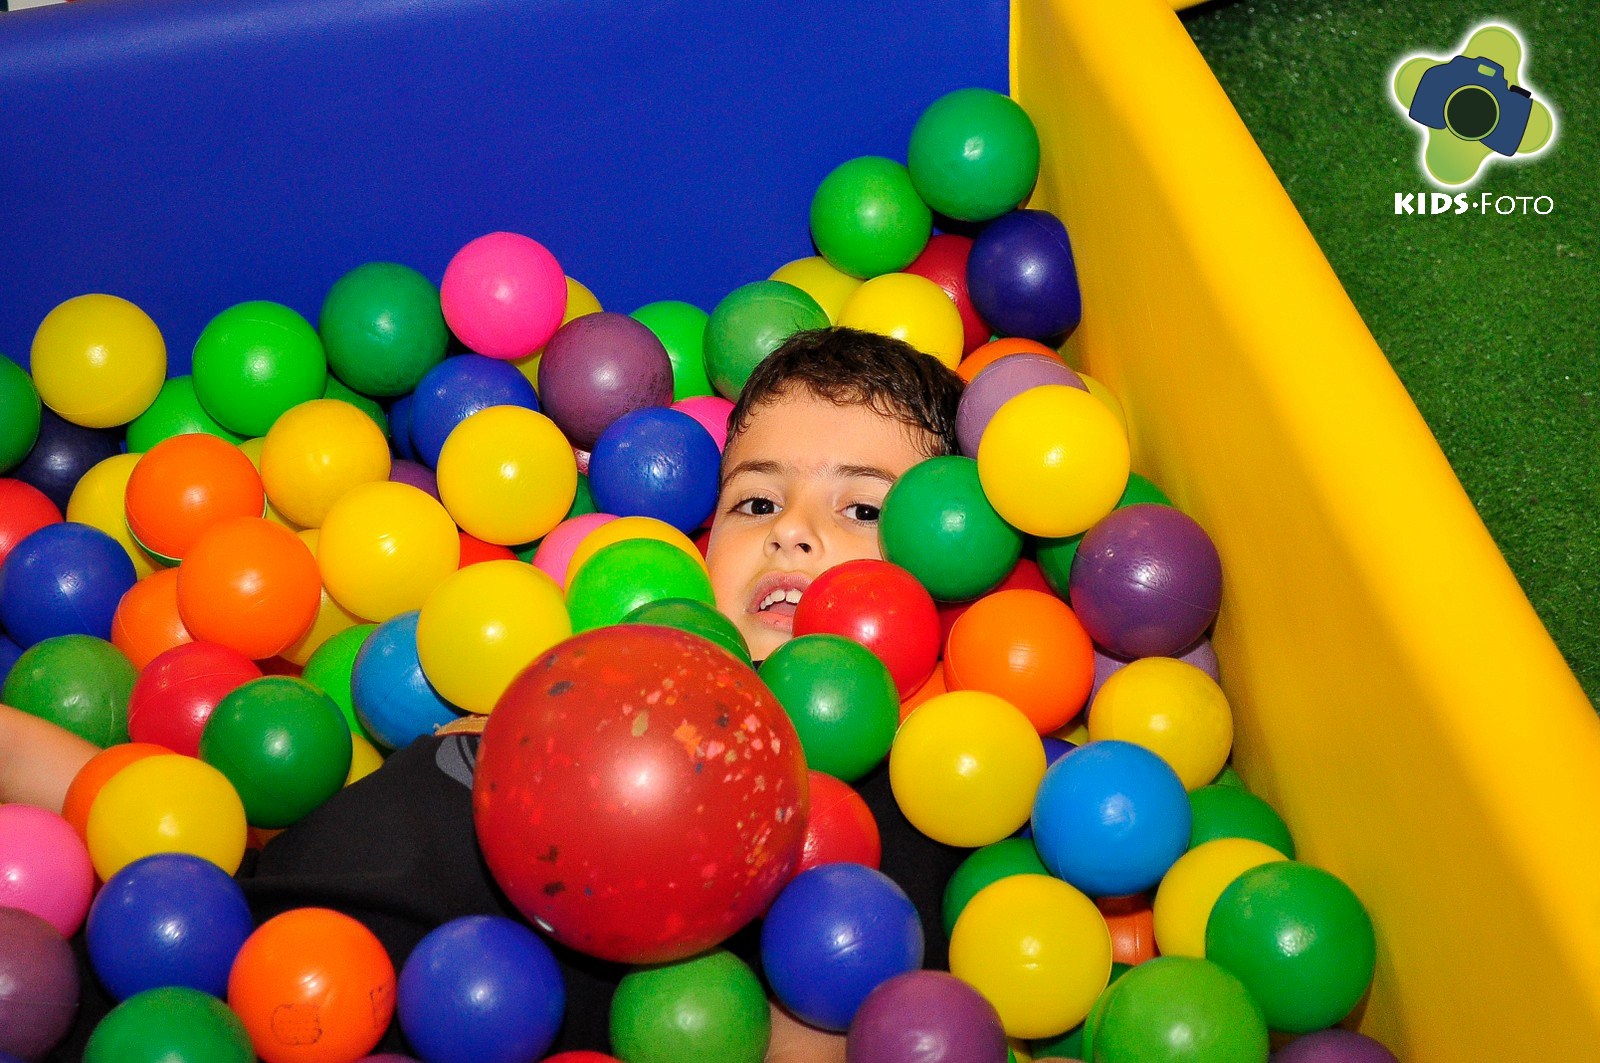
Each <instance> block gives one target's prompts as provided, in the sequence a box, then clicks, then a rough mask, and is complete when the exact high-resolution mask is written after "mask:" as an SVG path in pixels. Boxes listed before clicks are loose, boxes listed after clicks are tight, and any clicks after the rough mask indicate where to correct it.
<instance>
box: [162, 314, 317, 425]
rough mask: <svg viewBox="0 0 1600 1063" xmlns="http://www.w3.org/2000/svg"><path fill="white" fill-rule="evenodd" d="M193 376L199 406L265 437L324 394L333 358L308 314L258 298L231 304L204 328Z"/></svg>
mask: <svg viewBox="0 0 1600 1063" xmlns="http://www.w3.org/2000/svg"><path fill="white" fill-rule="evenodd" d="M193 375H194V391H195V394H196V395H197V396H199V398H200V405H202V406H204V407H205V409H206V412H207V413H209V414H210V415H211V416H212V417H214V418H216V419H217V420H218V421H219V422H221V424H222V426H223V427H224V428H226V429H228V430H229V431H230V432H238V433H240V434H242V435H245V436H249V437H254V436H264V435H266V434H267V429H269V428H271V427H272V425H273V422H274V421H276V420H277V419H278V417H279V416H280V415H282V414H283V413H284V412H285V411H287V410H289V409H291V408H293V407H295V406H298V405H299V404H300V403H302V402H306V401H307V400H309V399H320V398H321V397H322V393H323V391H325V390H326V389H327V386H328V360H327V357H326V356H325V355H324V354H323V351H322V340H321V339H319V338H318V336H317V330H316V329H314V328H312V327H311V325H310V323H309V322H307V321H306V319H305V318H303V317H301V316H300V315H299V314H297V313H295V312H294V311H293V310H291V309H289V308H288V307H287V306H283V305H281V304H279V303H269V302H265V301H258V302H249V303H240V304H238V305H237V306H230V307H229V308H228V309H226V310H224V311H223V312H222V313H220V314H218V315H217V316H216V317H214V318H212V319H211V321H210V322H209V323H208V324H207V325H206V327H205V328H204V329H203V330H201V332H200V338H199V339H198V340H196V341H195V345H194V374H193Z"/></svg>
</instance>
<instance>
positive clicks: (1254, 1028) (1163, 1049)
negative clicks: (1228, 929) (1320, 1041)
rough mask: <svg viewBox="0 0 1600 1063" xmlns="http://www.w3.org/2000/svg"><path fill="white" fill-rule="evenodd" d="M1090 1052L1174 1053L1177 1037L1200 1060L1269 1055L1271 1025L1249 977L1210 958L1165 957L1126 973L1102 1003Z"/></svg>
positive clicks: (1128, 1062)
mask: <svg viewBox="0 0 1600 1063" xmlns="http://www.w3.org/2000/svg"><path fill="white" fill-rule="evenodd" d="M1095 1012H1096V1013H1095V1014H1094V1015H1092V1016H1090V1019H1089V1024H1088V1027H1089V1028H1088V1029H1087V1030H1086V1031H1085V1034H1084V1053H1085V1054H1086V1055H1089V1054H1090V1053H1092V1056H1091V1058H1093V1059H1096V1060H1105V1061H1106V1063H1142V1061H1144V1060H1151V1059H1164V1058H1172V1057H1171V1055H1170V1054H1169V1053H1171V1051H1172V1048H1171V1046H1172V1044H1173V1042H1174V1041H1178V1042H1179V1043H1180V1044H1183V1045H1185V1046H1186V1048H1187V1051H1188V1052H1189V1053H1191V1054H1190V1058H1193V1059H1207V1060H1213V1059H1214V1060H1218V1061H1233V1060H1237V1061H1239V1063H1245V1061H1247V1060H1249V1061H1255V1060H1263V1059H1265V1058H1266V1057H1267V1027H1266V1024H1265V1023H1264V1022H1263V1021H1262V1018H1261V1009H1260V1008H1259V1007H1257V1006H1256V1003H1255V1001H1254V1000H1252V999H1251V997H1250V994H1249V992H1248V991H1246V989H1245V987H1244V986H1243V984H1241V983H1240V982H1239V980H1238V979H1237V978H1235V977H1233V976H1232V975H1230V974H1229V973H1228V972H1227V971H1225V970H1223V969H1222V968H1221V967H1218V966H1217V965H1216V964H1214V963H1210V962H1208V961H1206V960H1201V959H1194V958H1191V957H1186V956H1163V957H1160V958H1158V959H1154V960H1151V961H1149V962H1148V963H1141V964H1140V965H1139V966H1137V967H1135V968H1133V970H1131V971H1129V972H1128V973H1127V974H1125V975H1123V976H1122V977H1121V978H1119V979H1118V980H1117V982H1116V984H1115V985H1114V986H1113V987H1112V988H1111V990H1110V992H1108V993H1107V994H1106V995H1105V997H1104V998H1103V999H1102V1001H1101V1002H1100V1003H1099V1004H1097V1005H1096V1007H1095Z"/></svg>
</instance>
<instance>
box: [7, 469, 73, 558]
mask: <svg viewBox="0 0 1600 1063" xmlns="http://www.w3.org/2000/svg"><path fill="white" fill-rule="evenodd" d="M59 523H61V511H60V510H59V509H57V508H56V504H55V503H54V502H52V501H50V498H49V496H47V495H46V494H45V493H44V492H43V491H41V490H39V489H38V488H37V487H35V486H33V485H32V484H30V483H23V482H22V481H21V480H0V564H4V563H5V560H6V555H7V554H9V553H11V548H12V547H13V546H16V545H17V544H18V543H20V542H21V541H22V540H24V539H26V538H27V537H28V536H29V535H32V534H33V533H34V532H36V531H38V530H39V529H40V528H42V527H44V526H45V525H46V524H59Z"/></svg>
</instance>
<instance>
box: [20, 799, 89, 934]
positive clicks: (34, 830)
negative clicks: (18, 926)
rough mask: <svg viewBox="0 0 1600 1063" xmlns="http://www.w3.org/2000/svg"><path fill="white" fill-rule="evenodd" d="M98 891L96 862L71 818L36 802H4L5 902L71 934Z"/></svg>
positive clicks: (87, 912)
mask: <svg viewBox="0 0 1600 1063" xmlns="http://www.w3.org/2000/svg"><path fill="white" fill-rule="evenodd" d="M93 894H94V865H93V864H92V863H90V861H89V850H88V848H87V847H86V846H85V845H84V844H83V839H82V838H79V837H78V832H77V831H75V830H73V829H72V825H71V824H69V823H68V822H67V821H66V820H64V819H62V818H61V817H60V816H58V815H56V814H55V813H54V812H49V811H46V810H45V809H42V808H34V807H32V806H31V805H0V908H21V909H22V910H23V911H25V912H32V913H33V914H34V915H37V916H38V917H39V918H41V919H43V920H45V921H46V922H47V923H49V924H50V925H51V926H53V927H55V928H56V929H57V930H59V931H61V934H62V936H63V937H69V938H70V937H71V936H72V935H73V934H75V933H77V932H78V927H80V926H82V925H83V919H84V916H86V915H88V914H89V901H90V900H91V899H92V898H93Z"/></svg>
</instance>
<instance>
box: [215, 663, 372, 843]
mask: <svg viewBox="0 0 1600 1063" xmlns="http://www.w3.org/2000/svg"><path fill="white" fill-rule="evenodd" d="M350 756H351V741H350V728H349V727H348V726H346V725H345V722H344V716H343V714H342V713H341V712H340V711H339V706H338V705H337V704H336V703H335V702H334V700H333V699H332V698H331V697H329V696H328V695H327V694H324V693H323V692H322V691H321V690H319V689H318V688H317V687H315V686H313V685H312V684H310V683H308V682H306V681H305V680H303V679H292V678H290V677H288V676H281V675H273V676H265V677H263V678H261V679H252V680H250V681H249V682H247V683H245V684H244V685H243V686H240V687H238V688H237V689H235V690H234V691H233V692H231V693H230V694H228V695H227V696H226V697H224V698H223V699H222V700H221V701H220V702H218V703H217V707H216V709H214V710H213V711H212V713H211V718H210V719H208V720H207V721H206V726H205V730H204V731H202V732H201V733H200V759H201V760H203V761H205V762H206V763H207V764H210V765H211V766H212V767H213V768H216V769H217V770H218V771H220V772H222V774H223V775H225V776H227V777H228V781H229V782H231V783H233V788H234V789H235V790H238V791H239V800H240V801H242V802H244V815H245V819H246V820H247V821H248V822H249V823H250V825H251V826H252V827H268V828H275V827H287V826H289V825H290V824H291V823H294V822H296V821H298V820H300V819H301V818H302V817H304V816H305V815H306V814H307V813H308V812H310V811H311V810H312V809H314V808H316V807H317V806H318V805H320V804H322V802H324V801H326V800H327V799H328V798H330V797H332V796H333V795H334V794H335V793H337V792H338V791H339V788H340V787H341V786H343V785H344V781H345V778H346V777H347V776H348V775H349V774H350Z"/></svg>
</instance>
